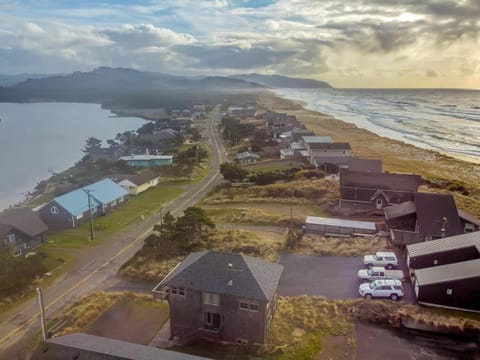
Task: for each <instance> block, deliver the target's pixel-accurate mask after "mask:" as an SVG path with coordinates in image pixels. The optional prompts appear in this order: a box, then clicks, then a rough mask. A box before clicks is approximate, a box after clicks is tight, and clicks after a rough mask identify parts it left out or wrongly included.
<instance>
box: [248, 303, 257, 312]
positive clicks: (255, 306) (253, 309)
mask: <svg viewBox="0 0 480 360" xmlns="http://www.w3.org/2000/svg"><path fill="white" fill-rule="evenodd" d="M250 311H258V304H250Z"/></svg>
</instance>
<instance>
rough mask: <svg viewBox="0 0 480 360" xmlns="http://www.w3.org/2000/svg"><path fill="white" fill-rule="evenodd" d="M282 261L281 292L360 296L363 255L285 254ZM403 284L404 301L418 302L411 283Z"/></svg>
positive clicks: (330, 296) (281, 257)
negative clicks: (359, 271) (360, 270)
mask: <svg viewBox="0 0 480 360" xmlns="http://www.w3.org/2000/svg"><path fill="white" fill-rule="evenodd" d="M279 263H280V264H282V265H283V266H284V267H285V269H284V271H283V274H282V277H281V278H280V283H279V285H278V295H281V296H299V295H309V296H325V297H327V298H329V299H354V298H357V297H359V295H358V286H359V284H360V282H359V281H358V279H357V271H358V270H359V269H362V268H363V267H364V266H363V259H362V258H361V257H347V256H315V255H295V254H281V255H280V261H279ZM400 268H402V266H401V267H400ZM404 272H405V271H404ZM403 285H404V290H405V296H404V297H403V300H404V301H405V302H408V303H415V296H414V294H413V290H412V286H411V285H410V284H409V283H404V284H403Z"/></svg>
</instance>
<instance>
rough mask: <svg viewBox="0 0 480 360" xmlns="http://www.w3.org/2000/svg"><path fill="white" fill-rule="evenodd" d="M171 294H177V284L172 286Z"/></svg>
mask: <svg viewBox="0 0 480 360" xmlns="http://www.w3.org/2000/svg"><path fill="white" fill-rule="evenodd" d="M170 294H177V288H176V287H175V286H172V287H171V288H170Z"/></svg>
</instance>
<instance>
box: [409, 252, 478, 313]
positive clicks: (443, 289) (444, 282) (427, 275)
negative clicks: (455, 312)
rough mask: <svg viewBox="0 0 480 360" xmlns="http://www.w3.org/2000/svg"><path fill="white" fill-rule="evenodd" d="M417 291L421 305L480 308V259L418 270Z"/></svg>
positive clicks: (415, 284)
mask: <svg viewBox="0 0 480 360" xmlns="http://www.w3.org/2000/svg"><path fill="white" fill-rule="evenodd" d="M414 290H415V295H416V296H417V300H418V302H419V303H420V304H423V305H429V306H438V307H446V308H450V309H459V310H469V311H476V312H479V311H480V259H474V260H469V261H462V262H459V263H453V264H447V265H441V266H434V267H429V268H424V269H419V270H416V271H415V280H414Z"/></svg>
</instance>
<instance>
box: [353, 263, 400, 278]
mask: <svg viewBox="0 0 480 360" xmlns="http://www.w3.org/2000/svg"><path fill="white" fill-rule="evenodd" d="M357 275H358V278H359V279H360V280H362V281H371V280H377V279H397V280H400V281H403V280H404V279H405V276H404V275H403V271H402V270H388V269H385V268H384V267H382V266H374V267H372V268H370V269H361V270H358V274H357Z"/></svg>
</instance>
